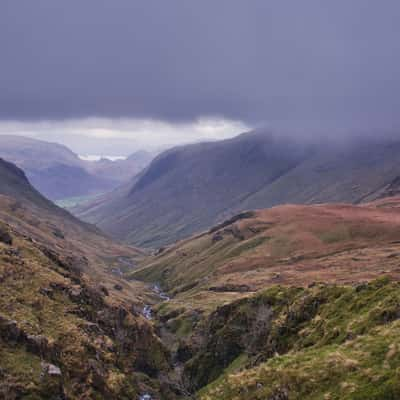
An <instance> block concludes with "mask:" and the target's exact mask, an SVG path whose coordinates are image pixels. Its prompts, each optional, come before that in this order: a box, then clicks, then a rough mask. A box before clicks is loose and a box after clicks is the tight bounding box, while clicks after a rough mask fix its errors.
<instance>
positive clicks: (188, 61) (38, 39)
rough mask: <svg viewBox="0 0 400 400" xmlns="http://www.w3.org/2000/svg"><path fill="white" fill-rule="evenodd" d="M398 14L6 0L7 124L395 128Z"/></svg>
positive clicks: (183, 135) (162, 141)
mask: <svg viewBox="0 0 400 400" xmlns="http://www.w3.org/2000/svg"><path fill="white" fill-rule="evenodd" d="M399 20H400V2H399V1H398V0H335V1H321V0H302V1H298V0H202V1H190V0H168V1H159V0H141V1H139V0H112V1H111V0H84V1H82V0H68V1H60V0H35V1H32V0H18V1H16V0H1V1H0V60H1V63H0V134H1V133H11V132H10V131H8V132H7V130H12V132H13V133H16V134H28V135H30V136H37V137H40V138H46V139H49V140H54V141H61V142H64V143H66V144H69V145H70V146H71V147H72V148H73V149H74V150H75V151H78V152H86V153H87V152H88V151H89V150H90V151H92V152H98V151H103V150H104V151H108V152H111V153H120V152H121V151H125V152H126V151H128V149H129V151H131V149H133V148H135V147H137V146H139V147H140V146H141V147H146V146H147V147H157V146H160V147H162V146H166V145H169V144H175V143H181V142H182V143H183V142H190V141H198V140H203V139H207V140H208V139H218V138H225V137H230V136H233V135H235V134H238V133H240V132H243V131H246V130H249V129H252V128H255V127H260V126H268V127H272V129H274V128H275V127H283V128H285V129H287V130H293V132H300V133H301V132H305V131H308V132H311V131H312V132H315V134H316V135H324V134H325V133H324V132H332V131H338V130H343V131H345V132H347V133H348V132H351V131H352V130H362V129H368V130H373V131H376V132H377V134H379V132H381V131H387V130H392V131H393V130H394V131H396V130H397V128H398V126H399V125H400V113H399V112H398V110H399V105H400V79H399V77H398V75H399V71H400V40H399V38H400V24H399V22H398V21H399ZM300 133H299V134H300Z"/></svg>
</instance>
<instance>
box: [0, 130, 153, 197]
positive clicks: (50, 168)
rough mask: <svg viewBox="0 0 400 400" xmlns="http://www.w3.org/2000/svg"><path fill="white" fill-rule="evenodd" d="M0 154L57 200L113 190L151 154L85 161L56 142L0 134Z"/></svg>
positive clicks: (138, 153)
mask: <svg viewBox="0 0 400 400" xmlns="http://www.w3.org/2000/svg"><path fill="white" fill-rule="evenodd" d="M0 157H2V158H4V159H5V160H7V161H10V162H12V163H14V164H16V165H18V166H19V167H20V168H22V169H23V170H24V171H25V173H26V174H27V176H28V178H29V180H30V181H31V183H32V184H33V185H34V187H35V188H36V189H38V190H39V191H40V192H41V193H42V194H44V195H45V196H46V197H48V198H50V199H52V200H60V199H65V198H71V197H78V196H88V195H94V194H99V193H103V192H106V191H109V190H111V189H114V188H115V187H117V186H118V185H120V184H121V183H122V182H124V181H126V180H129V179H130V178H132V177H133V176H134V175H136V174H137V173H138V172H139V171H141V170H142V169H143V168H144V167H145V166H146V165H147V163H148V162H149V161H150V159H151V157H152V156H151V154H149V153H146V152H137V153H135V154H133V155H131V156H130V157H128V159H126V160H118V161H110V160H107V159H101V160H99V161H85V160H81V159H80V158H79V157H78V155H77V154H75V153H73V152H72V151H71V150H70V149H68V148H67V147H65V146H63V145H60V144H57V143H50V142H45V141H42V140H37V139H32V138H26V137H21V136H12V135H0Z"/></svg>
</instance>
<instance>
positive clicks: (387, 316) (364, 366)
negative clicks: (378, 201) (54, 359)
mask: <svg viewBox="0 0 400 400" xmlns="http://www.w3.org/2000/svg"><path fill="white" fill-rule="evenodd" d="M231 307H232V308H233V310H231V312H230V318H229V321H227V322H225V325H224V326H223V327H221V328H220V329H219V330H217V331H216V333H215V335H216V336H217V337H222V336H224V337H229V338H230V346H232V349H233V350H236V352H234V353H235V356H236V358H235V359H234V360H233V361H232V362H229V361H230V360H226V359H223V358H219V359H218V361H219V363H218V362H216V363H215V360H213V359H212V358H213V353H212V351H211V350H212V349H211V347H210V348H209V349H208V352H205V351H203V353H199V355H198V356H197V358H200V359H202V360H201V362H206V363H208V365H209V366H212V365H214V368H215V365H217V366H219V367H220V370H221V369H222V368H223V367H225V368H224V372H222V375H220V376H219V378H218V379H217V380H216V381H214V382H212V383H210V384H209V385H208V386H206V387H205V388H203V389H202V390H201V391H200V394H199V398H200V399H202V400H209V399H221V400H228V399H229V400H231V399H235V400H236V399H237V400H240V399H243V400H245V399H254V400H256V399H257V400H258V399H259V400H261V399H262V400H265V399H267V400H272V399H274V400H276V399H279V400H288V399H290V400H292V399H293V400H317V399H324V400H339V399H340V400H361V399H363V400H366V399H368V400H394V399H398V398H400V345H399V338H400V285H399V283H398V282H396V283H390V282H389V281H387V280H384V279H381V280H378V281H374V282H372V283H370V284H365V285H361V286H357V287H355V288H350V287H339V286H330V287H327V286H319V287H315V288H310V289H285V288H279V287H273V288H271V289H269V290H267V291H264V292H262V293H260V294H259V295H257V296H256V297H254V298H251V299H247V300H244V301H240V302H238V303H237V304H234V305H231ZM266 310H269V313H270V315H272V317H271V318H270V319H269V322H268V323H266V322H265V319H264V320H263V319H262V318H260V312H263V313H264V316H265V313H266ZM219 313H220V314H221V310H219ZM254 314H256V315H254ZM244 321H246V323H244ZM250 321H253V330H252V331H249V329H247V331H246V332H245V331H244V330H242V329H243V326H249V324H248V322H250ZM250 326H251V325H250ZM217 328H219V327H217ZM241 330H242V331H241ZM240 333H241V335H242V336H244V335H245V334H247V340H246V339H245V338H244V337H242V338H241V340H240V339H239V337H240ZM228 335H229V336H228ZM257 341H258V342H257ZM215 342H216V341H215V340H214V343H215ZM236 342H237V343H236ZM257 343H258V344H257ZM260 343H262V345H261V346H260ZM257 346H258V353H257V355H255V354H254V350H255V349H257ZM252 347H253V348H252ZM223 351H224V349H223V350H222V352H223ZM227 354H229V353H227ZM198 362H199V361H198V359H196V358H195V359H194V360H193V361H192V365H191V366H190V368H189V370H190V373H191V374H193V372H194V371H193V366H194V368H200V369H201V370H204V369H203V368H204V367H205V365H202V366H201V367H199V366H198V365H196V363H198ZM201 362H200V363H201ZM213 362H214V363H213ZM221 365H222V367H221Z"/></svg>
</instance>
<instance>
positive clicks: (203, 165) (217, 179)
mask: <svg viewBox="0 0 400 400" xmlns="http://www.w3.org/2000/svg"><path fill="white" fill-rule="evenodd" d="M399 176H400V141H392V140H388V139H385V140H383V139H382V140H381V139H375V140H373V139H364V140H358V141H356V140H353V141H346V143H344V142H339V141H338V142H335V141H330V142H322V141H320V142H319V143H310V142H309V141H308V142H304V141H301V140H297V139H293V138H288V137H282V136H280V137H278V136H274V135H272V134H269V133H264V132H251V133H247V134H243V135H240V136H238V137H235V138H233V139H229V140H224V141H218V142H210V143H201V144H193V145H187V146H181V147H176V148H173V149H171V150H168V151H165V152H163V153H162V154H160V155H159V156H158V157H156V158H155V159H154V160H153V162H152V163H151V164H150V165H149V166H148V167H147V168H146V169H145V170H144V171H143V172H142V173H141V174H139V175H138V176H137V177H135V179H133V180H132V181H131V182H130V183H129V184H126V185H124V186H123V187H120V188H119V189H118V190H116V191H114V192H112V193H109V194H107V195H105V196H103V197H101V198H99V199H96V200H95V201H93V202H91V203H89V204H86V205H84V206H81V207H78V208H77V209H76V210H75V212H76V214H77V215H78V216H79V217H80V218H82V219H84V220H86V221H89V222H91V223H95V224H97V225H98V226H99V227H101V228H102V229H103V230H105V231H106V232H108V233H110V234H111V235H113V236H114V237H117V238H119V239H122V240H124V241H126V242H128V243H133V244H135V245H140V246H145V247H159V246H163V245H166V244H169V243H171V242H174V241H175V240H178V239H182V238H184V237H187V236H188V235H190V234H192V233H194V232H198V231H202V230H204V229H206V228H208V227H209V226H211V225H213V224H215V223H217V222H219V221H222V220H224V219H226V218H228V217H229V216H231V215H234V214H235V213H237V212H240V211H242V210H246V209H255V208H265V207H271V206H274V205H277V204H285V203H302V204H311V203H321V202H350V203H360V202H364V201H369V200H373V199H376V198H379V197H382V196H385V193H386V192H387V193H389V192H390V194H391V195H395V194H396V193H397V188H398V186H399V183H398V182H399Z"/></svg>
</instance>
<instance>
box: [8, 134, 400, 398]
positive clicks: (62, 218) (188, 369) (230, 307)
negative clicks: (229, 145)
mask: <svg viewBox="0 0 400 400" xmlns="http://www.w3.org/2000/svg"><path fill="white" fill-rule="evenodd" d="M250 139H251V140H252V138H251V137H250ZM263 140H264V139H263ZM304 154H305V153H304ZM304 154H303V156H304ZM303 156H301V157H303ZM160 157H161V159H162V158H163V157H164V155H161V156H160ZM155 162H156V163H157V162H158V161H157V160H156V161H155ZM167 167H168V165H167ZM152 168H153V166H150V167H149V169H145V170H144V171H143V172H142V173H141V174H139V175H138V176H137V177H136V178H135V179H136V180H135V182H136V184H138V185H139V187H141V185H145V186H146V185H147V184H149V185H151V184H152V183H143V181H142V180H143V179H144V178H145V182H147V179H149V178H148V177H146V176H147V174H149V173H150V176H152V177H153V178H154V179H159V177H158V176H157V174H156V175H155V176H154V175H153V173H152V172H151V169H152ZM167 170H168V168H167ZM153 178H152V179H153ZM0 182H1V185H0V260H1V261H0V282H1V286H0V359H1V362H0V382H1V389H0V397H1V396H3V397H4V398H7V399H8V398H10V399H14V398H15V399H17V398H29V399H42V398H49V399H53V398H54V399H55V398H65V399H72V400H75V399H76V400H78V399H82V398H88V399H92V398H93V399H95V398H96V399H103V398H104V399H106V398H107V399H127V400H128V399H143V400H164V399H165V400H183V399H190V398H196V399H199V400H209V399H214V398H218V399H227V400H228V399H248V398H251V399H260V400H261V399H263V400H265V399H268V400H277V399H278V400H292V399H299V400H300V399H301V400H314V399H315V400H316V399H319V398H324V399H329V400H336V399H337V400H339V399H348V400H361V399H364V398H365V393H368V396H369V397H367V398H368V399H376V400H380V399H395V398H397V397H398V395H400V387H399V386H398V383H397V382H398V381H399V379H398V378H399V376H398V372H397V371H398V368H399V366H400V358H399V354H400V349H399V348H398V346H397V338H398V335H399V333H400V332H399V324H398V322H399V321H400V286H399V282H400V264H399V260H400V197H396V189H395V183H392V184H390V185H389V186H387V188H385V187H383V188H382V190H380V191H379V194H378V193H376V194H374V195H372V194H370V195H369V197H368V198H371V199H372V201H365V202H363V203H360V204H350V203H343V202H337V203H320V204H314V205H313V204H308V205H307V204H303V205H302V204H282V205H278V206H275V207H271V208H265V209H254V210H248V211H242V212H239V213H236V214H234V215H232V216H229V217H228V218H227V219H225V220H222V221H220V222H219V223H217V224H215V225H210V226H209V227H208V229H205V230H203V231H200V232H198V233H195V234H193V235H192V236H188V237H185V238H183V239H181V240H178V241H176V242H175V243H171V244H167V245H164V246H162V247H160V248H158V249H157V250H153V251H151V250H149V249H146V248H140V247H135V246H132V245H128V244H126V243H123V242H118V241H115V239H111V238H110V237H108V236H106V235H105V234H104V233H102V231H100V230H99V228H98V227H96V226H94V225H91V224H89V223H87V222H83V221H81V220H79V219H77V218H76V217H75V216H73V215H72V214H70V213H69V212H68V211H66V210H64V209H62V208H59V207H58V206H56V205H55V204H54V203H52V202H51V201H49V200H47V199H46V198H45V197H43V196H42V194H40V193H39V192H38V191H37V190H35V189H34V188H33V187H32V186H31V184H30V182H29V180H28V179H27V177H26V176H25V174H24V173H23V172H22V170H20V169H18V168H17V167H16V166H14V165H13V164H11V163H8V162H5V161H2V160H0ZM124 190H126V189H124V188H123V187H120V188H119V189H117V191H116V192H112V193H107V194H105V195H104V196H100V197H97V198H96V199H95V200H94V201H93V203H92V205H90V207H93V204H95V203H96V202H97V203H98V206H99V207H100V208H101V207H103V205H102V204H103V201H105V200H106V199H108V200H107V201H110V204H113V200H112V198H113V196H114V195H115V194H118V193H119V195H120V196H123V193H124ZM137 190H139V189H137ZM140 190H141V189H140ZM386 192H387V193H386ZM374 198H375V199H374ZM365 200H367V198H365ZM88 204H89V203H88ZM120 207H121V208H120V209H121V210H123V208H122V204H120ZM228 214H229V213H228ZM148 222H149V224H152V223H153V220H151V219H150V220H148ZM7 396H8V397H7Z"/></svg>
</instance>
